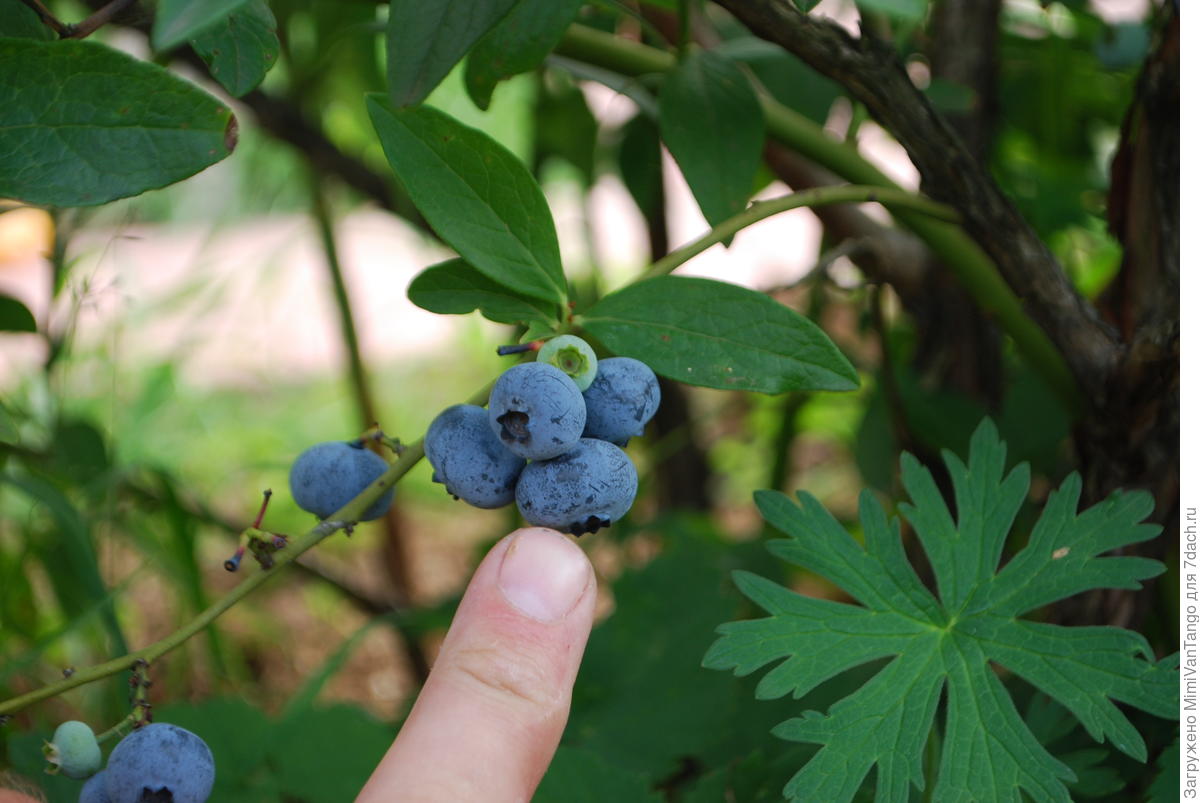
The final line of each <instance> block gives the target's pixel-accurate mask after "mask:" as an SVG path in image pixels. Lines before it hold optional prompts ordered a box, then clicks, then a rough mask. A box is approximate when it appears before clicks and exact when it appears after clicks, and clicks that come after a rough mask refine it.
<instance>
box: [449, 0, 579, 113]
mask: <svg viewBox="0 0 1200 803" xmlns="http://www.w3.org/2000/svg"><path fill="white" fill-rule="evenodd" d="M582 5H583V0H518V2H517V4H516V5H515V6H513V7H512V10H511V11H509V12H508V14H506V15H505V17H504V19H502V20H500V22H499V24H497V25H496V26H495V27H494V28H492V29H491V30H490V31H488V32H487V34H486V35H485V36H484V37H483V38H482V39H480V40H479V43H478V44H476V45H475V48H474V49H473V50H472V51H471V55H470V56H469V57H468V58H467V69H466V72H465V74H464V75H463V79H464V80H465V82H466V85H467V93H468V94H470V96H471V100H473V101H475V105H477V106H478V107H479V108H481V109H486V108H487V107H488V105H489V104H490V103H491V101H492V92H493V91H495V89H496V84H498V83H500V82H501V81H503V80H505V79H506V78H512V77H513V76H514V75H519V74H520V73H523V72H528V71H529V70H532V69H534V68H536V67H537V66H539V65H540V64H541V63H542V62H543V61H544V60H545V58H546V56H547V55H548V54H549V53H550V51H551V50H552V49H553V48H554V46H555V45H556V44H558V40H559V39H561V38H562V35H563V33H565V32H566V30H567V26H568V25H570V24H571V20H573V19H575V15H576V14H577V13H578V12H579V7H580V6H582Z"/></svg>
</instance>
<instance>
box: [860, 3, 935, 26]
mask: <svg viewBox="0 0 1200 803" xmlns="http://www.w3.org/2000/svg"><path fill="white" fill-rule="evenodd" d="M855 2H856V3H857V4H858V7H859V8H862V9H866V10H867V11H878V12H879V13H881V14H886V15H888V16H889V17H893V18H895V19H898V20H909V21H911V22H920V21H921V20H923V19H925V11H926V10H927V9H928V7H929V0H855Z"/></svg>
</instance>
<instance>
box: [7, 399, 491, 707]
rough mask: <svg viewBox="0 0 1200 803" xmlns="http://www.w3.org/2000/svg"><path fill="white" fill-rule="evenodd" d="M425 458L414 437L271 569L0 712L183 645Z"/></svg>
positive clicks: (281, 553) (357, 515) (282, 554)
mask: <svg viewBox="0 0 1200 803" xmlns="http://www.w3.org/2000/svg"><path fill="white" fill-rule="evenodd" d="M490 390H491V386H490V385H489V386H488V387H486V388H484V389H483V390H481V391H479V392H478V393H476V394H475V395H474V396H473V397H472V398H471V399H470V400H468V402H467V403H468V404H485V403H486V402H487V397H488V393H489V392H490ZM424 456H425V447H424V439H421V440H418V441H416V442H414V443H412V444H410V445H409V446H408V448H407V449H405V450H404V453H403V454H402V455H400V457H399V458H398V459H397V460H396V462H394V463H392V464H391V465H390V466H389V467H388V470H387V471H385V472H384V473H383V474H381V475H380V476H379V479H377V480H376V481H375V482H373V483H371V485H370V487H368V488H366V489H365V490H364V491H363V492H362V493H360V494H359V495H358V496H356V497H354V499H352V500H350V501H349V502H347V503H346V505H345V506H344V507H343V508H342V509H341V510H338V511H337V512H336V513H334V514H333V515H332V516H330V517H329V518H328V519H326V520H325V521H323V522H321V523H320V524H318V525H317V526H316V527H313V528H312V529H311V530H309V531H308V532H307V533H305V534H304V535H303V536H301V537H300V538H296V539H293V540H292V541H291V542H290V543H289V544H288V545H287V546H286V547H284V548H283V549H281V550H280V551H278V552H276V553H275V555H274V557H275V565H274V566H272V567H271V568H270V569H264V570H262V571H260V572H257V573H255V574H251V575H250V576H249V577H247V578H246V579H245V580H243V581H242V582H241V583H239V584H238V585H237V586H236V587H235V588H233V589H232V590H230V591H229V592H228V593H227V594H226V595H225V596H223V597H222V598H221V599H219V600H217V601H216V602H214V603H213V604H212V605H210V606H208V608H207V609H205V610H204V611H202V612H201V613H200V614H198V615H197V616H196V617H195V618H193V619H192V620H191V621H190V622H188V623H187V624H185V625H183V626H182V627H180V628H179V629H178V630H176V631H175V632H173V633H171V634H170V635H169V636H167V637H166V638H164V639H162V640H160V641H156V642H154V643H153V644H151V645H149V646H146V647H143V648H142V649H140V650H135V651H133V652H131V653H127V654H126V655H122V656H121V657H119V658H113V659H112V660H109V661H105V662H104V663H102V664H97V665H95V666H91V667H87V668H85V669H80V670H78V671H76V672H75V673H74V674H73V675H71V677H69V678H66V679H64V680H60V681H58V682H56V683H50V684H48V685H46V686H43V687H41V688H40V689H34V690H33V691H31V692H27V693H26V694H22V695H21V696H19V697H13V698H12V699H10V700H5V701H4V702H0V715H5V714H12V713H15V712H17V711H20V710H21V709H23V708H25V707H26V706H30V705H33V704H34V703H38V702H41V701H42V700H47V699H49V698H51V697H56V696H57V695H59V694H62V693H63V692H66V691H70V690H71V689H74V688H76V687H78V686H83V685H85V684H87V683H94V682H95V681H97V680H103V679H104V678H107V677H110V676H112V675H115V674H117V673H119V672H124V671H127V670H130V669H133V668H135V666H136V665H137V663H138V661H145V662H146V663H153V662H154V661H155V660H157V659H159V658H161V657H162V656H164V655H166V654H167V653H169V652H170V651H171V650H173V649H175V648H176V647H178V646H179V645H181V644H183V643H184V642H185V641H187V640H188V639H189V638H191V637H192V636H194V635H196V634H197V633H199V632H200V631H201V630H203V629H204V628H206V627H208V626H209V625H211V624H212V623H213V622H214V621H216V619H217V617H219V616H220V615H221V614H223V613H225V611H227V610H229V609H230V608H232V607H233V606H234V605H236V604H237V603H238V602H240V601H241V600H242V599H244V598H245V597H246V596H247V595H249V594H250V592H252V591H254V590H255V589H257V588H258V587H259V586H261V585H263V584H264V583H266V582H267V581H268V580H270V579H271V578H273V577H275V576H276V575H277V574H279V573H280V572H282V571H283V569H284V567H286V566H287V565H289V564H290V563H292V562H293V561H295V560H296V558H298V557H300V556H301V555H303V554H304V553H305V552H307V551H308V550H310V549H312V548H313V547H314V546H316V545H317V544H319V543H321V542H322V541H324V540H325V539H326V538H328V537H329V536H330V535H332V534H333V533H335V532H337V531H338V530H339V529H341V528H342V527H343V526H345V524H347V523H350V522H355V521H358V519H359V518H361V517H362V514H363V513H364V512H365V511H366V509H367V508H369V507H370V506H371V505H372V504H374V502H375V500H377V499H379V498H380V497H381V496H383V494H384V493H386V492H387V489H388V488H390V487H392V486H393V485H395V484H396V483H397V482H398V481H399V480H400V478H401V477H403V476H404V475H405V474H407V473H408V472H409V471H411V470H412V468H413V467H414V466H415V465H416V464H417V463H418V462H420V460H421V458H422V457H424Z"/></svg>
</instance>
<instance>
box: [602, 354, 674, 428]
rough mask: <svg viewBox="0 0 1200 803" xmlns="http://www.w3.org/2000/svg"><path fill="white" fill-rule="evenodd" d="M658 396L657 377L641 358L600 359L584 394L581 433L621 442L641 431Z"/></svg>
mask: <svg viewBox="0 0 1200 803" xmlns="http://www.w3.org/2000/svg"><path fill="white" fill-rule="evenodd" d="M661 400H662V391H661V390H660V389H659V387H658V379H657V378H656V377H655V376H654V372H653V371H651V370H650V367H649V366H648V365H646V364H645V363H644V362H641V361H640V360H635V359H633V358H631V357H609V358H608V359H604V360H601V361H600V364H599V366H598V367H597V370H596V379H595V381H594V382H592V384H591V387H589V388H588V389H587V390H586V391H584V394H583V401H584V403H585V404H586V405H587V423H586V424H585V425H584V428H583V436H584V437H585V438H600V439H601V440H606V441H609V442H610V443H615V444H617V445H618V446H624V445H625V444H627V443H629V439H630V438H632V437H633V436H634V435H641V434H642V432H643V430H644V429H645V426H646V422H647V421H649V420H650V419H651V418H652V417H654V414H655V413H656V412H657V411H658V403H659V402H660V401H661Z"/></svg>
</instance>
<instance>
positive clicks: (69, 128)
mask: <svg viewBox="0 0 1200 803" xmlns="http://www.w3.org/2000/svg"><path fill="white" fill-rule="evenodd" d="M0 64H3V65H4V69H2V70H0V197H6V198H17V199H20V200H22V201H25V202H26V203H34V204H48V205H53V206H90V205H93V204H102V203H106V202H108V201H111V200H113V199H115V198H125V197H127V196H130V195H137V194H138V193H141V192H145V191H146V190H149V189H155V188H157V187H163V186H166V185H167V184H171V183H174V182H176V181H180V180H182V179H185V178H187V177H188V176H191V175H193V174H195V173H198V172H199V171H201V170H203V169H204V168H206V167H208V166H209V165H211V164H212V163H214V162H217V161H220V160H221V159H223V158H225V157H226V156H228V155H229V153H230V151H232V150H233V146H234V143H235V142H236V132H237V126H236V121H235V119H234V117H233V112H231V111H230V110H229V109H228V108H227V107H226V106H224V105H223V104H222V103H220V102H219V101H218V100H217V99H216V98H214V97H212V96H211V95H209V94H207V93H206V92H203V91H202V90H200V89H199V88H198V87H196V86H194V85H193V84H190V83H188V82H187V81H184V80H183V79H181V78H177V77H176V76H174V75H172V74H171V73H170V72H168V71H167V70H165V69H163V68H162V67H159V66H157V65H154V64H150V63H147V62H144V61H139V60H137V59H135V58H132V57H131V56H127V55H125V54H124V53H121V52H120V51H117V50H113V49H112V48H110V47H106V46H105V45H102V44H100V43H99V42H92V41H78V40H74V39H64V40H61V41H57V42H37V41H33V40H29V39H0Z"/></svg>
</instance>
